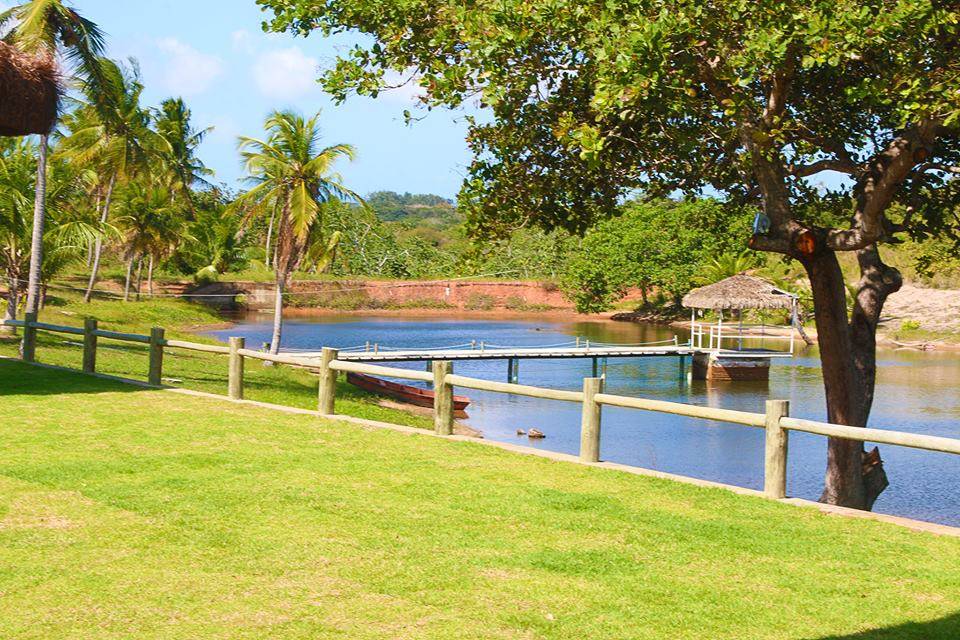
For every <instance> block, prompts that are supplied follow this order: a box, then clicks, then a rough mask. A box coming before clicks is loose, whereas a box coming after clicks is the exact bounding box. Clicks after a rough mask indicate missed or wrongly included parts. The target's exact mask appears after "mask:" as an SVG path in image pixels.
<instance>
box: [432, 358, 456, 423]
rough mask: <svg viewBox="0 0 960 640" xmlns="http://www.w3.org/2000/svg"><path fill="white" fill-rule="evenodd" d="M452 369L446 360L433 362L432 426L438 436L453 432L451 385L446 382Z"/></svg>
mask: <svg viewBox="0 0 960 640" xmlns="http://www.w3.org/2000/svg"><path fill="white" fill-rule="evenodd" d="M452 371H453V367H452V365H451V363H450V361H448V360H441V361H435V362H434V363H433V428H434V431H436V433H437V435H440V436H449V435H451V434H453V385H450V384H447V376H448V375H450V373H451V372H452Z"/></svg>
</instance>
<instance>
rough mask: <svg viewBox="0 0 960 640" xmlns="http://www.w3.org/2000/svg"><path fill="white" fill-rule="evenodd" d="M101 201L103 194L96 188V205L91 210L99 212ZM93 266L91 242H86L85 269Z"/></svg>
mask: <svg viewBox="0 0 960 640" xmlns="http://www.w3.org/2000/svg"><path fill="white" fill-rule="evenodd" d="M102 200H103V192H102V190H101V188H100V187H97V200H96V204H94V205H93V210H94V211H96V212H98V213H99V212H100V202H101V201H102ZM92 265H93V241H92V240H91V241H88V242H87V269H89V268H90V267H91V266H92Z"/></svg>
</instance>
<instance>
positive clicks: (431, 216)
mask: <svg viewBox="0 0 960 640" xmlns="http://www.w3.org/2000/svg"><path fill="white" fill-rule="evenodd" d="M366 200H367V204H368V205H369V206H370V208H371V209H373V211H374V212H375V213H376V214H377V217H378V218H380V220H382V221H384V222H404V223H408V224H410V225H413V226H426V227H433V228H438V229H443V228H448V227H452V226H456V225H458V224H460V223H461V222H463V216H462V215H461V214H460V213H459V212H458V211H457V206H456V204H455V203H454V202H453V201H452V200H449V199H447V198H444V197H442V196H438V195H433V194H424V193H403V194H400V193H395V192H393V191H375V192H373V193H371V194H370V195H369V196H367V198H366Z"/></svg>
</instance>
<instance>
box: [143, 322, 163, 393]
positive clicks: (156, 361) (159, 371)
mask: <svg viewBox="0 0 960 640" xmlns="http://www.w3.org/2000/svg"><path fill="white" fill-rule="evenodd" d="M163 336H164V330H163V329H162V328H160V327H154V328H152V329H150V370H149V373H147V382H149V383H150V384H152V385H156V386H158V387H159V386H160V383H161V382H163V342H164V338H163Z"/></svg>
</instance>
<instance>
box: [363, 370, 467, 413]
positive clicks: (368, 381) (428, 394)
mask: <svg viewBox="0 0 960 640" xmlns="http://www.w3.org/2000/svg"><path fill="white" fill-rule="evenodd" d="M347 382H349V383H350V384H352V385H353V386H355V387H359V388H361V389H363V390H364V391H370V392H372V393H376V394H379V395H382V396H388V397H390V398H393V399H395V400H399V401H400V402H405V403H407V404H413V405H416V406H418V407H432V406H433V390H432V389H422V388H420V387H414V386H412V385H409V384H402V383H399V382H390V381H388V380H383V379H381V378H377V377H374V376H368V375H366V374H363V373H348V374H347ZM469 404H470V398H467V397H466V396H453V410H454V412H456V413H463V412H464V411H465V410H466V408H467V406H469Z"/></svg>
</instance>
